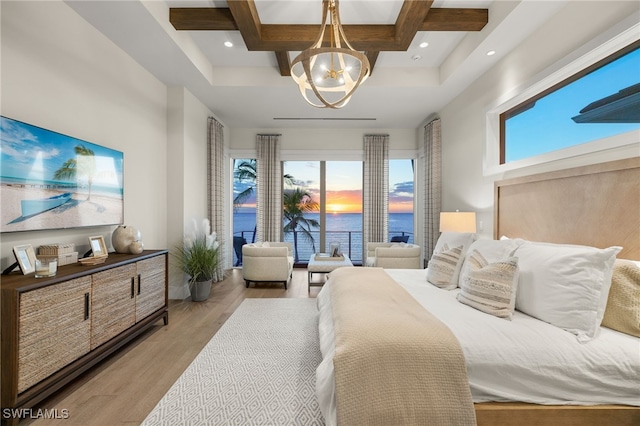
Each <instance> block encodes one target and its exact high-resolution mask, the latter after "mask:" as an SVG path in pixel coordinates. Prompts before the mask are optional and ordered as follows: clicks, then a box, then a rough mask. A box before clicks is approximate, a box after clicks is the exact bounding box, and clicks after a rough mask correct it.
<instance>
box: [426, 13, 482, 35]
mask: <svg viewBox="0 0 640 426" xmlns="http://www.w3.org/2000/svg"><path fill="white" fill-rule="evenodd" d="M487 22H489V10H487V9H431V10H430V11H429V14H428V15H427V17H426V19H425V20H424V22H423V23H422V26H421V27H420V31H481V30H482V29H483V28H484V26H485V25H487ZM461 28H465V29H463V30H461Z"/></svg>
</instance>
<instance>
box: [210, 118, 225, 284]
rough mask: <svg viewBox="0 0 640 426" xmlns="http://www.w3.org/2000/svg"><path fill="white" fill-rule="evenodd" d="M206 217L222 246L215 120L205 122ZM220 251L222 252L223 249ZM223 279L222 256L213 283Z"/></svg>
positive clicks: (219, 138)
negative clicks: (206, 127) (206, 129)
mask: <svg viewBox="0 0 640 426" xmlns="http://www.w3.org/2000/svg"><path fill="white" fill-rule="evenodd" d="M207 126H208V131H207V189H208V191H207V194H208V200H207V217H208V218H209V223H210V224H211V231H215V232H216V234H217V236H218V241H219V242H220V243H221V244H222V243H223V242H224V241H222V236H223V235H224V232H223V231H224V204H225V203H224V134H223V132H222V129H223V126H222V124H220V122H218V121H217V120H216V119H215V118H213V117H209V119H208V120H207ZM221 250H224V249H223V248H222V249H221ZM223 252H224V251H223ZM223 279H224V256H220V260H219V264H218V271H217V272H216V274H215V276H214V277H213V281H214V282H218V281H222V280H223Z"/></svg>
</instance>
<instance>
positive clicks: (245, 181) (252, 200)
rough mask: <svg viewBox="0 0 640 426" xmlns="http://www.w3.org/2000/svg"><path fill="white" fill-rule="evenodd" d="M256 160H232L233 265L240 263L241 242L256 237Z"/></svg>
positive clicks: (253, 239)
mask: <svg viewBox="0 0 640 426" xmlns="http://www.w3.org/2000/svg"><path fill="white" fill-rule="evenodd" d="M255 188H256V160H255V158H238V159H234V160H233V265H234V266H240V265H242V244H245V243H251V242H254V241H255V239H256V191H255Z"/></svg>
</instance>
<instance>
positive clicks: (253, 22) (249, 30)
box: [227, 0, 286, 50]
mask: <svg viewBox="0 0 640 426" xmlns="http://www.w3.org/2000/svg"><path fill="white" fill-rule="evenodd" d="M227 4H228V5H229V10H231V14H232V15H233V19H234V21H235V22H236V25H237V26H238V29H239V30H240V34H241V35H242V38H243V39H244V43H245V44H246V45H247V49H249V50H264V49H260V48H259V46H260V45H261V39H262V24H261V23H260V17H258V10H257V9H256V4H255V3H254V1H253V0H246V1H229V2H227ZM268 50H286V49H268Z"/></svg>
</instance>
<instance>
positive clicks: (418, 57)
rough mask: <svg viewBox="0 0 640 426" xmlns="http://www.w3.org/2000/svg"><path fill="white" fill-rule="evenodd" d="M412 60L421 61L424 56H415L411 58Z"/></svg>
mask: <svg viewBox="0 0 640 426" xmlns="http://www.w3.org/2000/svg"><path fill="white" fill-rule="evenodd" d="M411 59H413V60H414V61H419V60H420V59H422V56H420V55H413V56H412V57H411Z"/></svg>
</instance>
